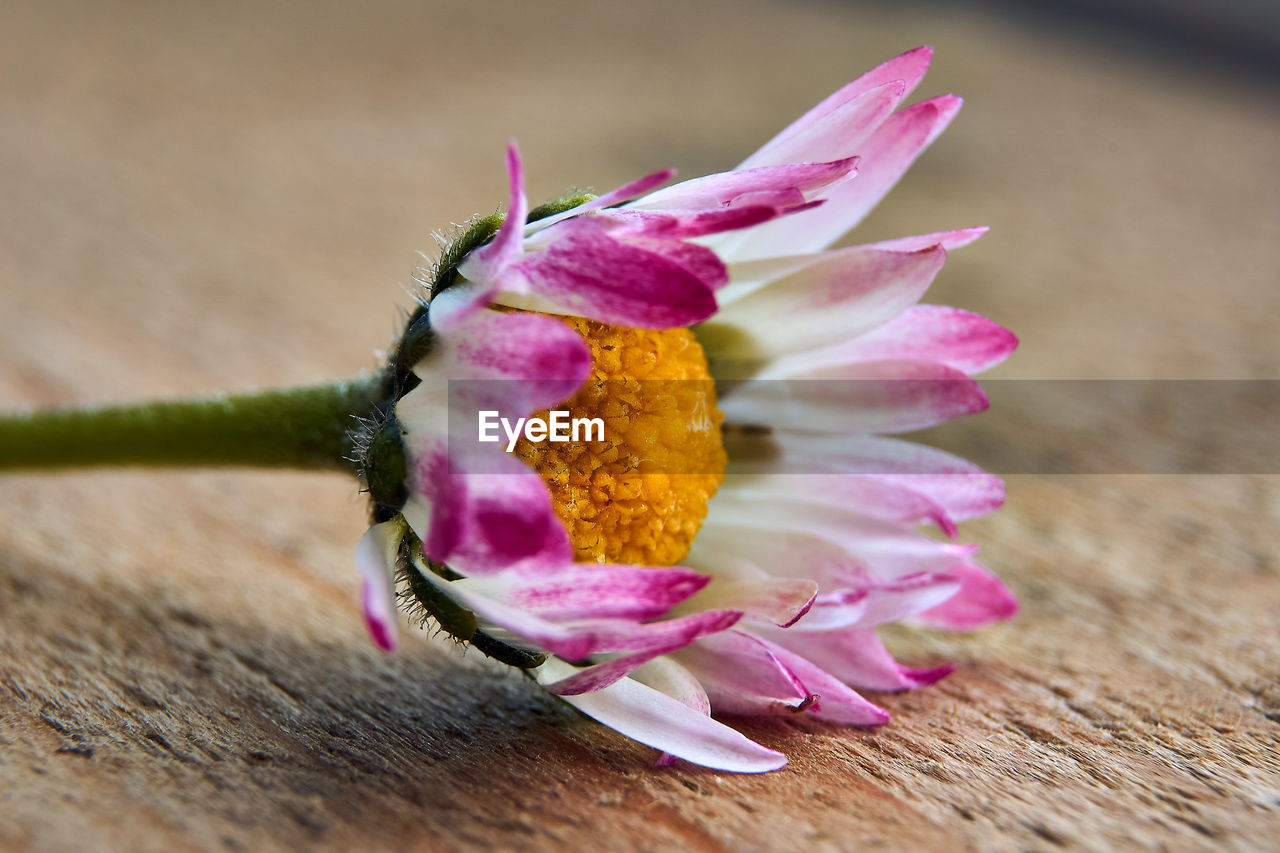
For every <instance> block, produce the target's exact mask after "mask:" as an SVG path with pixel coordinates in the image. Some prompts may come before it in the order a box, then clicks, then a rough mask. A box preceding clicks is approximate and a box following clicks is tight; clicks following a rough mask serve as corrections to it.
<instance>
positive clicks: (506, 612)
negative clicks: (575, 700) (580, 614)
mask: <svg viewBox="0 0 1280 853" xmlns="http://www.w3.org/2000/svg"><path fill="white" fill-rule="evenodd" d="M422 576H423V577H424V578H425V579H426V580H427V582H428V583H430V584H431V585H432V586H434V587H435V588H436V589H438V590H439V591H441V592H443V593H444V594H445V595H448V596H449V597H450V598H452V599H454V600H455V601H457V602H458V603H459V604H461V605H462V606H463V607H465V608H466V609H468V610H470V611H471V612H473V613H474V614H475V615H476V617H477V618H478V619H480V620H481V621H482V622H483V623H484V626H485V628H486V629H487V630H490V631H493V630H494V629H495V628H497V629H499V630H500V631H501V632H505V633H506V634H509V635H512V636H514V637H518V638H520V639H521V640H523V641H525V642H528V643H531V644H532V645H534V646H536V647H538V648H541V649H546V650H547V651H549V652H551V653H552V654H555V655H559V656H561V657H564V658H569V659H571V660H581V659H583V658H585V657H587V656H588V655H590V654H591V653H592V652H593V651H595V647H596V645H597V641H596V637H595V635H594V634H592V633H591V631H590V629H589V628H588V627H583V626H570V625H562V624H559V623H556V622H552V621H551V620H549V619H544V618H543V617H541V616H538V615H536V614H533V613H530V612H529V611H527V610H524V609H522V608H519V607H512V606H511V605H509V604H504V603H502V602H500V601H496V600H494V599H492V598H489V597H488V596H486V595H484V594H482V593H481V592H479V591H477V590H475V589H473V588H472V585H471V584H469V583H468V579H467V578H463V579H462V580H457V581H446V580H444V579H443V578H441V577H439V576H438V575H436V574H435V573H434V572H431V571H424V572H423V573H422Z"/></svg>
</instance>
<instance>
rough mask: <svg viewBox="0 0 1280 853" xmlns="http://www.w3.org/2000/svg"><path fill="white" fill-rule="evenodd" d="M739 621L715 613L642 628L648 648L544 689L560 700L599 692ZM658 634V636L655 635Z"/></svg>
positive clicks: (732, 615) (737, 616) (725, 613)
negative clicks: (594, 691)
mask: <svg viewBox="0 0 1280 853" xmlns="http://www.w3.org/2000/svg"><path fill="white" fill-rule="evenodd" d="M741 618H742V614H741V613H736V612H732V611H714V612H709V613H698V614H694V615H693V616H686V617H684V618H681V619H670V620H668V621H666V622H658V623H653V624H651V625H647V626H645V627H646V629H648V630H647V632H646V633H648V634H649V635H650V637H649V638H648V639H647V643H650V644H651V645H648V646H647V647H646V648H644V649H642V650H640V651H638V652H634V653H631V654H625V655H622V656H620V657H617V658H614V659H613V660H610V661H606V662H605V663H600V664H596V665H594V666H589V667H586V668H585V669H580V670H578V671H577V672H575V673H574V674H573V675H570V676H566V677H565V678H562V679H560V680H559V681H556V682H554V683H552V684H548V685H546V688H547V689H548V690H550V691H551V692H552V693H556V694H559V695H561V696H572V695H576V694H579V693H590V692H591V691H593V690H601V689H603V688H605V687H608V686H609V685H610V684H613V683H614V682H615V681H617V680H618V679H619V678H622V677H624V676H626V675H628V674H629V673H631V672H632V671H633V670H635V669H636V668H637V667H639V666H641V665H642V664H645V663H648V662H649V661H652V660H653V659H654V658H658V657H661V656H662V655H665V654H668V653H670V652H674V651H676V650H677V649H682V648H684V647H685V646H687V645H689V644H690V643H692V642H693V641H694V640H696V639H698V638H699V637H704V636H706V635H708V634H714V633H716V632H719V631H724V630H726V629H727V628H729V627H731V626H732V625H733V624H734V623H736V622H737V621H738V620H739V619H741ZM658 631H660V632H661V633H660V634H658V633H656V632H658Z"/></svg>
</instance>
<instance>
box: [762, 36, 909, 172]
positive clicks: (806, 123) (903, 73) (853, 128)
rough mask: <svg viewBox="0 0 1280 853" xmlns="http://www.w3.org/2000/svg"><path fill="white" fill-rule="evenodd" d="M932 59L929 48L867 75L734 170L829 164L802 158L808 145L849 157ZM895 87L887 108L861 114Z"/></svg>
mask: <svg viewBox="0 0 1280 853" xmlns="http://www.w3.org/2000/svg"><path fill="white" fill-rule="evenodd" d="M932 56H933V50H932V48H928V47H918V48H916V49H914V50H910V51H907V52H906V53H904V54H902V55H901V56H897V57H894V58H893V59H891V60H889V61H888V62H885V63H883V64H882V65H879V66H877V67H876V68H873V69H871V70H870V71H868V72H867V73H866V74H863V75H862V76H861V77H859V78H858V79H856V80H854V81H853V82H852V83H849V84H847V85H845V86H844V87H842V88H841V89H839V90H838V91H836V92H835V93H834V94H832V95H830V96H829V97H827V98H826V99H825V100H823V101H822V102H821V103H819V104H818V105H817V106H815V107H814V108H813V109H811V110H809V112H807V113H805V114H804V115H803V116H801V117H800V118H798V119H796V120H795V121H794V122H792V123H791V125H790V126H788V127H787V129H786V130H784V131H782V132H781V133H779V134H778V135H777V136H776V137H774V138H773V139H772V140H771V141H770V142H768V143H766V144H765V146H764V147H763V148H761V149H760V150H759V151H757V152H756V153H755V154H752V155H751V156H750V157H748V158H747V159H746V161H745V162H743V164H742V165H741V166H739V167H738V168H739V169H745V168H750V167H753V166H763V165H768V164H773V163H797V162H804V161H811V160H815V159H829V158H826V157H814V156H805V155H806V154H808V152H809V151H810V150H811V149H809V148H808V147H807V146H808V145H810V144H814V143H815V142H820V141H822V140H826V139H837V140H838V139H844V140H846V142H847V144H848V148H849V150H848V153H853V148H854V144H855V143H856V142H857V141H858V140H859V139H860V138H863V137H865V135H866V134H867V133H868V132H869V131H870V130H872V129H874V128H875V127H876V126H877V125H878V124H879V120H878V119H877V114H878V113H880V112H883V115H881V116H880V118H883V116H884V115H888V114H889V112H892V111H893V109H894V108H895V107H897V105H898V104H899V103H900V102H901V101H902V99H903V98H905V97H906V96H907V95H908V94H910V93H911V90H912V89H914V88H915V87H916V84H917V83H919V82H920V80H921V79H922V78H923V77H924V75H925V72H926V71H928V70H929V61H930V59H931V58H932ZM895 82H900V83H901V84H902V85H901V86H900V87H896V86H895V87H893V88H891V89H890V90H889V91H890V92H892V96H891V97H889V98H888V99H887V101H888V103H887V104H886V105H884V106H882V107H881V108H880V110H865V104H866V102H867V101H868V98H867V97H866V96H867V95H869V94H870V93H872V92H875V91H877V90H881V91H883V87H885V86H889V85H891V84H893V83H895ZM886 94H887V93H886ZM850 105H862V106H863V109H864V110H865V112H863V113H862V114H856V115H850V112H851V111H850V110H849V107H850Z"/></svg>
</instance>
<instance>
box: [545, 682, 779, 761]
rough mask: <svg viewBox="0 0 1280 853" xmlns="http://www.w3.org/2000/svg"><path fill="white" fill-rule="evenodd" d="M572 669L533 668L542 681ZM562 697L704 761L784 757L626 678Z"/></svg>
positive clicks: (619, 727) (633, 734)
mask: <svg viewBox="0 0 1280 853" xmlns="http://www.w3.org/2000/svg"><path fill="white" fill-rule="evenodd" d="M570 671H571V670H570V669H569V668H568V666H567V665H566V664H563V663H560V662H558V661H548V662H547V663H546V664H543V666H541V667H539V668H538V670H536V671H535V676H536V677H537V679H538V681H539V682H541V683H546V682H548V681H554V680H557V679H559V678H563V677H564V676H565V675H566V674H568V672H570ZM564 698H565V701H567V702H568V703H569V704H571V705H573V706H574V707H576V708H577V709H578V710H579V711H582V713H584V714H586V715H587V716H589V717H592V718H594V719H596V720H599V721H600V722H602V723H604V724H605V725H606V726H609V727H610V728H612V729H614V730H615V731H618V732H620V733H621V734H623V735H626V736H627V737H629V738H631V739H632V740H636V741H639V742H640V743H643V744H646V745H648V746H652V747H654V748H656V749H660V750H663V751H665V752H668V753H670V754H672V755H676V756H679V757H680V758H683V759H684V760H685V761H689V762H692V763H694V764H700V765H702V766H704V767H712V768H715V769H717V770H728V771H731V772H735V773H763V772H765V771H768V770H776V769H778V768H779V767H781V766H783V765H784V764H786V763H787V759H786V757H785V756H783V755H782V754H781V753H779V752H774V751H773V750H771V749H766V748H765V747H763V746H760V745H759V744H758V743H755V742H754V741H751V740H748V739H747V738H746V737H743V736H742V735H741V734H739V733H738V732H736V731H734V730H733V729H731V728H729V727H728V726H726V725H723V724H722V723H717V722H716V721H715V720H713V719H711V718H710V717H708V716H706V715H704V714H701V713H699V712H698V711H696V710H694V709H692V708H688V707H686V706H685V705H683V704H681V703H680V702H679V701H677V700H675V699H672V698H671V697H670V696H665V695H663V694H662V693H659V692H658V691H657V690H654V689H653V688H651V687H646V686H645V685H643V684H640V683H639V682H637V681H633V680H631V679H629V678H624V679H622V680H621V681H618V682H617V683H615V684H611V685H609V686H608V687H606V688H604V689H603V690H597V691H595V692H593V693H585V694H582V695H580V696H566V697H564Z"/></svg>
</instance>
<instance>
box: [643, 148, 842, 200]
mask: <svg viewBox="0 0 1280 853" xmlns="http://www.w3.org/2000/svg"><path fill="white" fill-rule="evenodd" d="M857 166H858V158H857V157H845V158H843V159H840V160H833V161H831V162H829V163H794V164H791V163H788V164H784V165H780V166H764V167H761V168H757V169H735V170H734V171H732V172H721V173H719V174H716V175H707V176H706V177H702V178H694V179H693V180H691V181H684V182H682V183H679V184H676V185H675V186H671V187H667V188H666V189H664V190H658V191H657V192H656V193H652V194H651V195H648V196H646V197H645V198H642V199H640V200H639V201H637V202H635V203H634V204H632V205H631V208H632V209H635V210H668V211H669V210H680V209H683V210H713V209H716V208H719V207H727V206H729V205H734V204H741V203H743V200H744V198H746V199H755V198H761V197H762V196H761V194H762V193H778V192H784V193H786V194H787V196H788V197H791V198H794V197H795V195H799V197H800V200H801V201H805V200H808V199H809V198H811V195H810V194H811V193H813V192H815V191H817V190H820V189H823V188H825V187H827V186H830V185H831V184H834V183H836V182H838V181H844V180H848V179H849V178H852V177H853V176H854V175H856V174H857Z"/></svg>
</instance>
